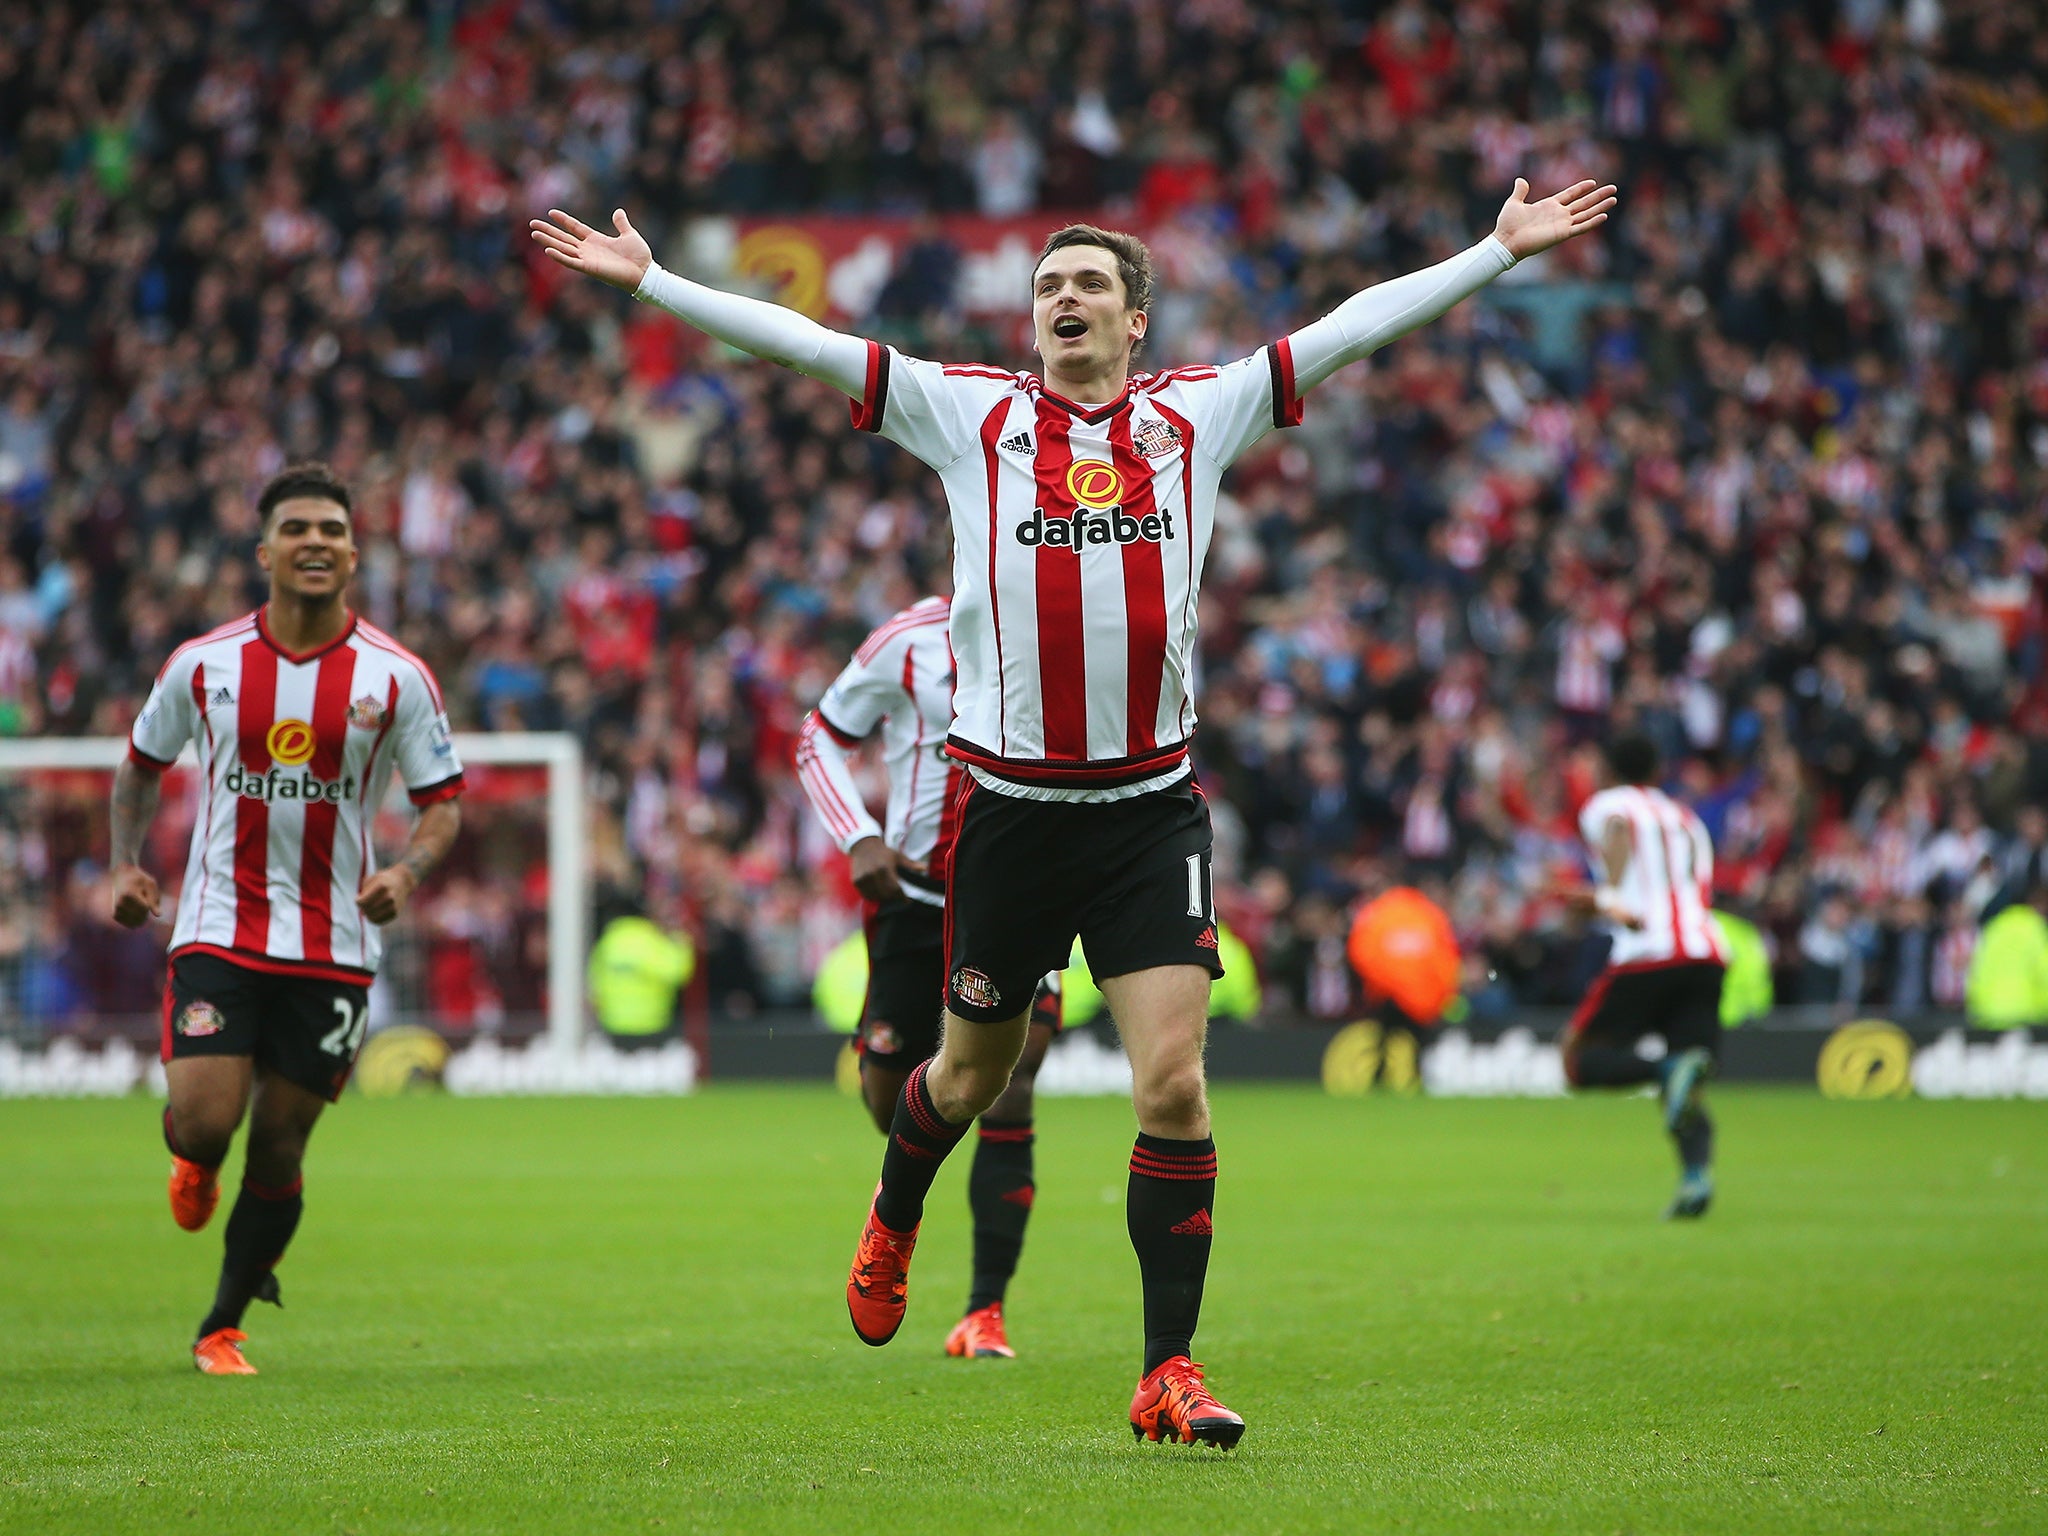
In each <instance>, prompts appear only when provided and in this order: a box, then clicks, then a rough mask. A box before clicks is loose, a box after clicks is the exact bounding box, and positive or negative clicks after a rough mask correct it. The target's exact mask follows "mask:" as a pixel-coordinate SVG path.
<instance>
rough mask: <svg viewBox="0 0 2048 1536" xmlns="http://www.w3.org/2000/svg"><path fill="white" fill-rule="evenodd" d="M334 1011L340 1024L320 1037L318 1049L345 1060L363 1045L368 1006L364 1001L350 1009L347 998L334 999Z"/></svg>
mask: <svg viewBox="0 0 2048 1536" xmlns="http://www.w3.org/2000/svg"><path fill="white" fill-rule="evenodd" d="M334 1011H335V1013H336V1014H338V1015H339V1016H340V1018H341V1022H340V1023H339V1024H336V1025H335V1026H334V1028H332V1029H330V1030H329V1031H327V1033H326V1034H324V1035H322V1036H321V1037H320V1049H321V1050H323V1051H325V1052H327V1054H328V1055H330V1056H339V1057H341V1058H342V1059H343V1060H347V1059H348V1058H349V1057H351V1056H353V1055H355V1053H356V1047H357V1046H359V1045H361V1044H362V1043H363V1031H364V1030H365V1029H367V1028H369V1026H370V1005H369V1003H368V1001H367V1000H366V1001H364V1002H362V1003H360V1004H358V1005H356V1006H353V1007H351V1006H350V1004H349V1000H348V999H347V998H345V997H337V998H335V999H334Z"/></svg>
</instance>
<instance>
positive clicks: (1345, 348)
mask: <svg viewBox="0 0 2048 1536" xmlns="http://www.w3.org/2000/svg"><path fill="white" fill-rule="evenodd" d="M1514 264H1515V259H1514V257H1512V256H1510V255H1509V254H1508V250H1507V247H1506V246H1504V245H1502V244H1501V243H1500V242H1499V241H1498V240H1496V239H1494V238H1493V236H1491V235H1488V236H1487V237H1486V238H1485V239H1484V240H1482V241H1480V242H1479V244H1477V245H1475V246H1473V247H1472V248H1471V249H1470V250H1468V251H1461V252H1459V253H1458V254H1457V255H1456V256H1453V257H1452V258H1451V259H1450V260H1449V261H1440V262H1438V263H1437V264H1436V265H1435V266H1433V267H1425V268H1424V269H1423V270H1422V271H1420V272H1410V273H1409V274H1408V275H1407V276H1405V277H1397V278H1394V279H1393V280H1392V281H1390V282H1385V283H1375V284H1374V285H1373V286H1372V287H1370V288H1368V289H1366V290H1365V291H1364V292H1363V293H1355V294H1353V295H1352V296H1351V297H1350V298H1348V299H1346V300H1345V301H1344V302H1343V303H1342V304H1339V305H1338V306H1337V307H1336V308H1335V309H1333V310H1331V311H1330V312H1329V313H1328V314H1327V315H1325V316H1323V318H1322V319H1320V320H1316V321H1313V322H1311V323H1310V324H1308V325H1305V326H1303V327H1302V328H1301V329H1300V330H1298V331H1295V332H1294V333H1293V334H1291V335H1288V336H1283V337H1281V338H1280V339H1279V340H1278V341H1276V342H1274V343H1273V344H1272V345H1271V346H1266V347H1261V348H1259V350H1258V351H1256V352H1254V353H1253V354H1252V355H1251V356H1250V357H1247V358H1242V359H1240V360H1239V361H1237V362H1234V363H1231V364H1228V365H1227V366H1225V367H1222V368H1217V369H1214V370H1209V369H1203V368H1187V369H1177V370H1175V371H1174V373H1173V374H1170V375H1168V376H1167V379H1168V382H1167V384H1166V387H1167V388H1168V389H1169V391H1170V393H1169V395H1168V399H1170V400H1173V401H1175V402H1176V403H1178V402H1179V401H1181V400H1185V401H1186V403H1187V407H1186V408H1187V409H1188V410H1189V412H1190V414H1191V419H1192V421H1193V424H1194V427H1195V446H1196V448H1197V450H1199V451H1201V452H1203V453H1206V454H1207V455H1208V457H1209V458H1210V460H1211V461H1213V462H1214V463H1217V464H1220V465H1223V466H1224V467H1225V468H1228V467H1229V466H1230V465H1231V464H1232V463H1233V462H1235V461H1236V460H1237V459H1238V458H1239V457H1240V456H1241V455H1242V454H1244V453H1245V452H1246V451H1247V450H1248V449H1250V447H1251V446H1252V444H1254V443H1256V442H1257V441H1258V440H1259V439H1260V438H1262V437H1264V436H1265V435H1266V434H1267V433H1268V432H1270V431H1272V430H1273V429H1274V428H1276V427H1298V426H1300V425H1301V417H1302V398H1301V397H1302V396H1303V395H1304V394H1306V393H1307V392H1308V391H1309V390H1311V389H1313V388H1315V386H1316V385H1318V384H1320V383H1322V382H1323V380H1325V379H1327V378H1328V377H1329V376H1330V375H1331V374H1333V373H1335V372H1336V371H1337V370H1338V369H1339V368H1341V367H1343V366H1344V365H1345V364H1346V363H1351V362H1356V361H1357V360H1358V359H1359V358H1361V357H1364V356H1366V355H1367V354H1368V353H1371V352H1374V351H1376V350H1378V349H1379V348H1381V347H1383V346H1385V345H1386V344H1387V343H1388V342H1390V341H1393V340H1395V339H1397V338H1398V337H1402V336H1405V335H1407V334H1408V333H1409V332H1410V331H1412V330H1414V329H1415V328H1416V327H1418V326H1421V325H1426V324H1428V323H1429V322H1430V321H1431V320H1434V319H1436V318H1437V317H1438V316H1439V315H1441V314H1443V313H1444V312H1445V311H1446V310H1448V309H1449V308H1451V306H1452V305H1454V304H1456V303H1458V301H1459V300H1461V299H1465V298H1469V297H1470V296H1471V295H1472V294H1475V293H1477V292H1478V291H1479V290H1480V289H1481V288H1483V287H1485V286H1486V285H1487V284H1488V283H1490V282H1491V281H1493V279H1494V278H1496V277H1498V276H1499V275H1500V274H1501V273H1503V272H1505V271H1507V269H1508V268H1509V267H1511V266H1513V265H1514Z"/></svg>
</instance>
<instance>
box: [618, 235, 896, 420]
mask: <svg viewBox="0 0 2048 1536" xmlns="http://www.w3.org/2000/svg"><path fill="white" fill-rule="evenodd" d="M633 297H634V298H636V299H638V300H639V301H640V302H641V303H643V304H652V305H654V306H655V307H656V308H658V309H665V310H667V311H668V312H669V313H670V314H672V315H674V316H675V317H676V318H677V319H678V320H680V321H682V322H683V323H684V324H685V325H692V326H695V327H696V328H697V329H698V330H700V331H702V332H704V333H705V334H706V335H707V336H715V337H717V338H718V339H719V340H720V341H722V342H724V343H725V344H726V345H727V346H729V347H738V348H739V349H740V350H741V351H742V352H751V353H753V354H754V356H756V357H760V358H766V359H767V360H768V361H769V362H771V363H780V364H781V365H782V366H783V367H785V368H794V369H795V370H796V371H797V372H798V373H806V374H809V375H810V376H811V377H812V378H814V379H823V380H824V381H825V382H826V383H827V384H830V385H831V386H832V387H833V388H834V389H836V390H839V391H840V392H842V393H843V394H848V395H852V396H854V397H855V398H856V399H858V398H859V397H860V395H861V394H862V392H863V390H864V389H865V387H866V385H867V382H868V357H869V349H870V348H871V346H872V345H873V344H872V343H870V342H866V341H863V340H861V338H860V337H858V336H849V335H847V334H846V333H845V332H844V331H834V330H828V329H826V328H825V327H824V326H822V325H820V324H818V322H817V321H815V320H813V319H811V318H810V317H809V316H808V315H800V314H798V313H797V312H796V311H795V310H793V309H787V308H784V307H783V306H782V305H780V304H770V303H768V302H767V301H766V300H763V299H751V298H748V297H747V296H746V295H745V294H743V293H725V292H722V291H721V290H719V289H717V288H707V287H705V286H704V285H703V284H702V283H693V282H691V281H690V280H689V279H688V278H686V277H678V276H676V275H675V273H673V272H670V271H667V270H665V269H664V268H663V267H662V266H661V264H660V263H659V262H650V263H649V264H648V267H647V272H646V275H645V276H643V277H642V278H641V279H640V286H639V287H638V288H637V289H635V290H634V292H633Z"/></svg>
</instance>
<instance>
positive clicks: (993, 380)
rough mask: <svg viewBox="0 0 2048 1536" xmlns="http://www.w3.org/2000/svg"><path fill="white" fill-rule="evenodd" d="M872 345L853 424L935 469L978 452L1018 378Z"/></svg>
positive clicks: (877, 344) (855, 404)
mask: <svg viewBox="0 0 2048 1536" xmlns="http://www.w3.org/2000/svg"><path fill="white" fill-rule="evenodd" d="M867 346H868V365H867V381H866V386H865V389H864V391H863V392H862V394H861V398H860V399H859V400H857V401H855V402H854V406H853V424H854V425H855V426H856V427H859V428H860V429H861V430H862V431H863V432H879V433H881V435H882V436H884V437H886V438H888V439H889V441H890V442H892V443H895V444H896V445H897V446H898V447H901V448H905V449H908V450H909V451H910V452H911V453H914V454H916V455H917V456H918V457H919V458H920V459H922V460H924V462H925V463H927V464H929V465H930V466H931V467H932V468H933V469H944V468H945V467H946V466H947V465H949V464H951V463H953V462H954V461H955V460H956V459H958V458H959V457H960V456H961V455H962V454H964V453H966V452H967V451H968V450H969V449H971V448H973V447H975V446H976V445H977V443H978V442H979V441H980V438H981V433H982V431H983V429H984V428H985V427H987V426H988V425H989V423H990V421H991V420H992V417H993V412H994V410H995V407H996V406H997V405H998V404H999V403H1000V402H1001V401H1003V400H1004V399H1006V398H1007V397H1008V396H1009V395H1010V394H1011V393H1013V392H1014V391H1015V389H1016V388H1017V375H1016V374H1014V373H1007V372H1005V371H1004V370H1002V369H1000V368H991V367H984V366H981V365H979V364H971V363H932V362H927V361H925V360H924V359H923V358H919V357H905V356H904V355H903V354H902V353H901V352H898V351H897V350H896V349H895V348H894V347H885V346H882V345H881V344H880V343H878V342H872V341H871V342H869V343H867ZM989 446H990V447H991V448H992V447H993V446H994V443H993V440H991V442H990V445H989Z"/></svg>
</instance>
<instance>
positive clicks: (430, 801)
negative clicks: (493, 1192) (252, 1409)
mask: <svg viewBox="0 0 2048 1536" xmlns="http://www.w3.org/2000/svg"><path fill="white" fill-rule="evenodd" d="M257 505H258V508H259V510H260V511H261V514H262V529H261V542H259V543H258V545H257V546H256V561H257V564H259V565H260V566H261V567H262V568H263V569H264V570H265V571H266V572H267V573H269V576H270V600H269V601H268V602H267V603H265V604H264V605H263V606H262V607H261V608H259V609H258V610H257V611H256V612H254V613H252V614H249V615H247V616H246V617H243V618H240V619H237V620H236V621H235V622H234V623H232V624H226V625H223V626H222V627H221V628H219V629H216V630H214V631H213V632H212V633H211V634H206V635H201V636H200V637H199V638H198V639H196V640H193V641H190V642H188V643H187V644H185V645H182V646H180V647H179V648H178V649H177V650H176V651H175V652H173V653H172V655H171V659H170V660H169V661H168V662H166V663H165V664H164V669H163V671H162V672H161V673H159V674H158V675H157V680H156V686H155V688H153V689H152V690H151V692H150V695H149V701H148V703H147V704H145V705H144V706H143V710H142V713H141V714H140V715H139V716H138V717H137V718H136V721H135V728H134V730H133V731H132V732H131V733H130V736H129V744H128V759H127V761H126V762H124V763H123V764H122V765H121V766H120V768H119V769H118V770H117V771H116V772H115V775H114V797H113V835H112V842H113V858H112V863H113V906H114V920H115V921H116V922H119V923H122V924H125V925H126V926H128V927H130V928H136V927H140V926H141V925H142V924H143V923H145V922H147V921H148V920H149V919H150V918H151V917H153V916H155V915H156V914H157V913H158V911H159V910H160V909H161V905H162V898H161V895H160V894H159V891H158V888H157V882H156V881H155V879H154V878H152V877H151V876H150V875H149V874H148V873H147V872H146V871H145V870H144V869H143V868H142V866H141V863H140V858H141V851H142V841H143V835H144V834H145V833H146V832H147V831H148V829H149V823H150V820H151V818H152V817H154V816H155V814H156V807H157V796H158V793H159V791H160V788H161V780H162V774H163V772H164V770H165V769H166V768H168V767H170V766H171V763H172V762H173V761H174V760H175V759H176V758H177V756H178V754H179V752H180V751H181V750H182V749H183V748H184V747H185V745H186V743H188V742H190V743H193V744H194V745H195V746H196V747H197V749H198V753H199V780H200V787H201V789H200V793H201V806H202V808H201V812H200V815H199V817H198V820H197V822H196V824H195V826H194V828H193V833H192V852H191V856H190V858H189V859H188V860H187V862H186V866H185V883H184V888H183V890H182V892H181V893H180V895H179V898H178V913H177V921H176V923H175V925H174V927H173V929H172V932H171V952H170V978H169V981H168V983H167V985H166V987H165V989H164V1026H163V1045H162V1050H163V1058H164V1061H165V1063H166V1066H165V1075H166V1076H167V1077H168V1078H169V1081H170V1105H169V1107H168V1108H167V1109H165V1111H164V1121H163V1130H164V1141H165V1142H166V1143H167V1144H168V1145H169V1147H170V1150H171V1181H170V1198H171V1215H172V1217H173V1218H174V1219H175V1220H176V1221H177V1223H178V1225H179V1226H181V1227H183V1228H184V1229H185V1230H186V1231H188V1232H196V1231H198V1230H199V1229H200V1228H201V1227H203V1226H205V1225H206V1223H207V1221H208V1219H209V1218H210V1217H211V1216H212V1215H213V1211H214V1207H215V1205H216V1204H217V1202H218V1201H219V1199H220V1186H219V1182H218V1177H219V1173H220V1166H221V1164H222V1163H223V1162H224V1161H225V1160H226V1158H227V1154H228V1143H229V1141H230V1140H231V1139H232V1138H233V1136H234V1134H235V1130H236V1128H237V1127H238V1126H239V1125H240V1124H241V1123H242V1118H243V1115H244V1114H245V1113H246V1114H247V1115H248V1118H249V1140H248V1146H247V1151H246V1155H245V1161H244V1164H243V1177H242V1187H241V1192H240V1193H239V1194H238V1195H237V1196H236V1199H235V1206H234V1211H233V1213H232V1214H231V1215H230V1216H229V1217H228V1224H227V1235H226V1253H225V1256H224V1257H223V1259H222V1261H221V1271H220V1284H219V1286H218V1288H217V1290H216V1292H215V1295H214V1301H213V1308H212V1310H211V1311H209V1312H208V1313H207V1314H206V1317H205V1319H204V1320H203V1321H202V1322H201V1323H200V1325H199V1335H198V1339H197V1342H195V1343H194V1344H193V1346H192V1359H193V1362H194V1363H195V1364H196V1365H197V1366H198V1367H199V1369H200V1370H202V1371H205V1372H208V1373H209V1374H214V1375H253V1374H254V1373H255V1367H254V1366H252V1365H250V1364H249V1362H248V1361H247V1360H246V1359H244V1358H243V1355H242V1350H241V1345H242V1342H243V1339H244V1337H245V1335H244V1334H243V1333H242V1329H241V1322H242V1314H243V1312H244V1311H245V1310H247V1308H248V1305H249V1303H250V1302H251V1301H252V1300H261V1301H269V1302H277V1301H278V1286H277V1277H276V1275H274V1274H273V1273H272V1268H273V1266H274V1265H275V1264H276V1263H277V1261H278V1260H279V1258H281V1257H282V1256H283V1254H284V1251H285V1246H286V1244H288V1243H289V1242H290V1241H291V1238H292V1233H293V1231H294V1230H295V1229H296V1228H297V1227H298V1224H299V1213H300V1209H301V1206H302V1204H303V1202H302V1199H301V1195H300V1189H301V1179H300V1173H299V1165H300V1162H301V1160H302V1159H303V1158H304V1156H305V1151H306V1138H307V1137H308V1136H309V1135H311V1134H312V1130H313V1124H314V1122H315V1121H316V1120H318V1119H319V1118H320V1111H321V1109H322V1108H323V1107H324V1106H325V1105H327V1104H329V1103H332V1102H333V1101H334V1099H335V1097H336V1096H337V1095H338V1094H339V1093H340V1092H341V1089H342V1085H343V1084H344V1083H346V1082H347V1081H348V1074H349V1070H350V1068H351V1067H352V1066H353V1065H354V1063H355V1057H356V1051H357V1049H358V1048H359V1047H360V1046H361V1044H362V1040H363V1029H364V1026H365V1024H366V1023H367V1022H368V1018H369V991H370V979H371V977H372V975H373V974H374V973H375V971H376V969H377V958H378V951H379V939H378V934H377V927H378V925H380V924H384V923H388V922H390V921H391V920H392V919H393V918H395V917H396V916H397V915H398V914H399V913H400V912H401V911H402V910H403V909H404V907H405V904H406V901H407V900H408V899H409V898H410V897H411V895H412V893H413V891H414V889H415V888H416V887H417V886H418V885H419V883H420V881H421V880H423V879H424V878H425V877H426V874H427V871H429V870H430V869H432V868H433V867H434V864H435V862H436V861H437V860H439V859H440V857H441V856H442V855H443V854H444V853H446V852H447V851H448V846H449V844H450V843H452V842H453V841H454V840H455V833H456V830H457V828H458V827H459V826H460V824H461V812H460V810H459V808H458V797H459V796H460V795H461V793H462V765H461V763H460V762H459V761H457V759H456V756H455V744H454V742H453V740H452V739H451V738H450V736H449V733H448V719H447V716H446V714H444V713H443V711H442V706H441V690H440V688H439V687H438V686H437V685H436V684H435V682H434V677H433V674H432V673H431V672H429V671H428V670H427V667H426V664H425V663H424V662H422V661H421V660H420V659H419V658H418V657H417V656H414V655H413V654H412V653H411V652H409V651H407V650H406V649H405V648H404V647H403V646H401V645H399V644H398V642H397V641H395V640H393V639H392V638H391V637H390V636H388V635H386V634H384V633H382V632H381V631H379V630H376V629H373V628H372V627H371V626H370V625H368V624H366V623H364V622H363V621H362V620H361V619H359V618H358V617H357V616H356V615H355V614H354V613H352V612H350V611H349V607H348V602H347V593H348V584H349V579H350V578H351V577H352V576H353V575H354V574H355V569H356V544H355V537H354V533H353V531H352V527H351V520H350V511H349V495H348V488H347V487H346V486H345V485H343V484H342V483H341V481H339V480H338V479H336V478H335V476H334V474H333V473H332V472H331V471H330V470H328V469H327V467H326V466H325V465H321V464H301V465H296V466H294V467H292V468H289V469H286V470H285V471H284V472H283V473H281V474H279V475H278V476H277V477H276V478H274V479H273V480H271V482H270V483H269V484H268V485H267V486H265V487H264V489H263V493H262V496H261V497H260V499H259V500H258V503H257ZM394 771H396V772H397V773H398V774H399V775H400V777H401V778H403V780H404V781H405V785H406V788H407V790H408V791H409V792H410V793H411V796H412V800H413V803H414V804H415V805H418V806H420V807H421V812H420V817H419V822H418V824H417V825H416V826H415V827H414V829H413V834H412V839H411V841H410V843H409V844H408V845H407V847H406V849H405V853H404V855H403V856H402V857H401V858H400V860H399V861H398V862H397V863H396V864H392V865H389V866H387V867H386V868H384V869H377V868H375V867H374V866H373V862H372V856H371V852H370V821H371V818H372V817H373V816H374V814H375V812H376V807H377V804H378V802H379V801H380V800H381V799H382V797H383V793H384V789H385V786H386V785H387V784H388V783H389V782H390V780H391V775H392V773H393V772H394Z"/></svg>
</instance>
